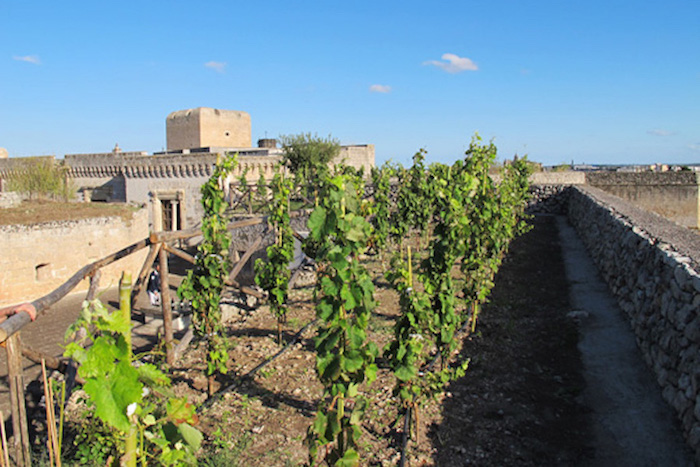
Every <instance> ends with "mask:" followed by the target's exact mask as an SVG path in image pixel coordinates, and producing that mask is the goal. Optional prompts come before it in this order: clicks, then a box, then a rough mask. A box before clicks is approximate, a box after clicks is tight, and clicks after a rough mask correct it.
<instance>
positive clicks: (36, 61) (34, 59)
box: [12, 55, 41, 65]
mask: <svg viewBox="0 0 700 467" xmlns="http://www.w3.org/2000/svg"><path fill="white" fill-rule="evenodd" d="M12 59H13V60H17V61H18V62H27V63H33V64H34V65H41V60H39V56H38V55H24V56H22V57H19V56H14V57H12Z"/></svg>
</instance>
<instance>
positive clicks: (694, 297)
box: [568, 187, 700, 464]
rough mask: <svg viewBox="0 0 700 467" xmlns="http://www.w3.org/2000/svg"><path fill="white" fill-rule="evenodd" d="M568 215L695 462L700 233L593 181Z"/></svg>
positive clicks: (699, 441) (698, 444) (578, 190)
mask: <svg viewBox="0 0 700 467" xmlns="http://www.w3.org/2000/svg"><path fill="white" fill-rule="evenodd" d="M568 214H569V220H570V222H571V223H572V224H573V225H574V227H575V228H576V230H577V231H578V234H579V236H580V237H581V239H582V241H583V242H584V244H585V245H586V247H587V248H588V251H589V253H590V255H591V257H592V258H593V259H594V261H595V262H596V264H597V266H598V269H599V270H600V272H601V274H602V276H603V278H604V279H605V280H606V282H607V283H608V286H609V288H610V290H611V291H612V293H613V294H614V296H615V297H616V299H617V301H618V303H619V305H620V308H621V309H622V310H623V311H624V313H625V314H626V316H627V318H628V319H629V322H630V324H631V326H632V328H633V330H634V332H635V335H636V339H637V344H638V346H639V348H640V349H641V351H642V354H643V357H644V359H645V360H646V362H647V363H648V365H649V366H650V367H651V368H652V369H653V371H654V373H655V375H656V379H657V381H658V383H659V385H660V386H661V388H662V393H663V397H664V399H665V400H666V401H667V402H668V403H669V404H670V405H671V406H672V407H673V408H674V409H675V411H676V414H677V415H678V418H679V419H680V421H681V424H682V427H683V430H684V433H685V436H686V440H687V441H688V444H689V445H690V446H691V448H692V449H694V450H695V453H696V462H697V463H698V464H700V274H699V272H700V235H698V234H697V233H695V232H692V231H691V230H689V229H685V228H683V227H680V226H679V225H677V224H675V223H673V222H671V221H668V220H666V219H664V218H663V217H661V216H658V215H656V214H653V213H649V212H647V211H644V210H642V209H639V208H637V207H635V206H633V205H632V204H630V203H628V202H626V201H624V200H622V199H620V198H617V197H616V196H612V195H610V194H608V193H606V192H603V191H602V190H599V189H597V188H593V187H574V188H571V189H570V193H569V202H568Z"/></svg>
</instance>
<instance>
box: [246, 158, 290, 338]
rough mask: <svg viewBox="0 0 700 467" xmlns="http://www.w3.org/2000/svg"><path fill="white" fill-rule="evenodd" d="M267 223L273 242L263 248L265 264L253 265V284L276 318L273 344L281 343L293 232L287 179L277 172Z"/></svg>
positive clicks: (272, 188) (257, 263)
mask: <svg viewBox="0 0 700 467" xmlns="http://www.w3.org/2000/svg"><path fill="white" fill-rule="evenodd" d="M270 189H271V192H272V200H271V202H270V204H269V217H268V222H269V224H270V225H271V226H272V227H273V228H274V232H275V243H273V244H272V245H270V246H269V247H268V248H267V261H264V260H263V259H258V260H257V261H256V262H255V274H256V276H255V282H256V283H257V284H258V285H259V286H260V287H262V288H263V289H265V290H266V291H267V292H268V295H269V300H270V309H271V311H272V312H273V313H274V315H275V316H276V318H277V341H278V343H281V341H282V332H281V324H282V323H283V322H284V321H285V318H286V313H287V297H288V294H289V291H288V288H289V279H290V275H291V274H290V271H289V263H290V262H291V261H292V259H293V258H294V233H293V231H292V228H291V227H290V224H289V195H290V193H291V191H292V184H291V180H289V179H287V178H285V177H284V174H283V173H282V171H280V170H278V171H277V173H276V174H275V176H274V178H273V179H272V184H271V186H270Z"/></svg>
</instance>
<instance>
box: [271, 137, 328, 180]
mask: <svg viewBox="0 0 700 467" xmlns="http://www.w3.org/2000/svg"><path fill="white" fill-rule="evenodd" d="M280 141H281V143H282V150H283V151H284V164H285V165H286V166H287V167H288V168H289V170H291V171H292V173H294V174H295V175H296V176H297V177H304V178H307V177H310V178H314V177H315V176H316V174H317V173H318V172H320V171H323V170H325V168H326V167H327V166H328V163H329V162H331V161H332V160H333V159H335V158H336V157H337V156H338V154H340V142H339V141H338V140H337V139H335V138H332V137H331V136H330V135H329V136H328V137H327V138H321V137H319V136H318V135H315V134H314V135H312V134H311V133H301V134H298V135H287V136H280Z"/></svg>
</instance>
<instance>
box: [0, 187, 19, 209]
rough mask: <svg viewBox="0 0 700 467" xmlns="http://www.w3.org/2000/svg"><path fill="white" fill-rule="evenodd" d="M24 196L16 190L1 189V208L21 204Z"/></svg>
mask: <svg viewBox="0 0 700 467" xmlns="http://www.w3.org/2000/svg"><path fill="white" fill-rule="evenodd" d="M23 199H24V197H23V196H22V195H20V194H19V193H17V192H15V191H5V192H3V191H0V209H2V208H14V207H15V206H19V205H20V203H21V202H22V200H23Z"/></svg>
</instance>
